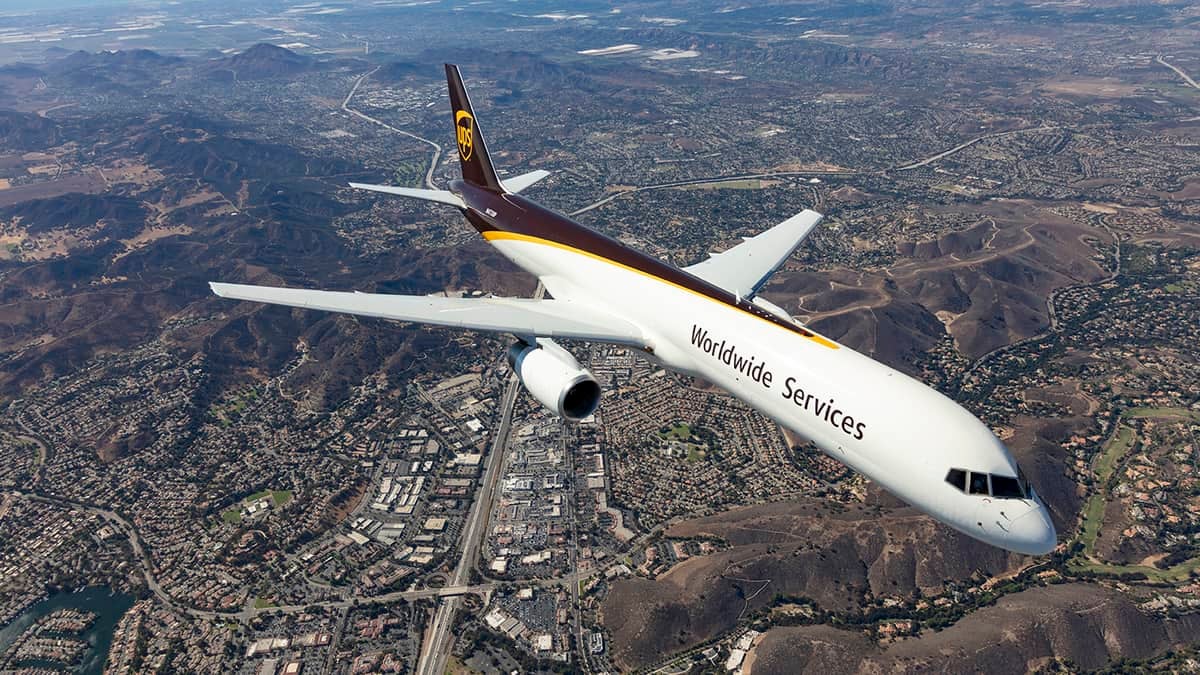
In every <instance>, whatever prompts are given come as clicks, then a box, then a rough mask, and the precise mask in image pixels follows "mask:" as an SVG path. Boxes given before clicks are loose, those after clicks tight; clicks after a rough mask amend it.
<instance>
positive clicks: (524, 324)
mask: <svg viewBox="0 0 1200 675" xmlns="http://www.w3.org/2000/svg"><path fill="white" fill-rule="evenodd" d="M209 286H211V287H212V291H213V293H216V294H217V295H219V296H221V297H222V298H230V299H234V300H252V301H255V302H265V303H268V304H272V305H286V306H288V307H299V308H301V309H317V310H324V311H328V312H342V313H344V314H355V315H358V316H369V317H376V318H380V319H393V320H396V321H412V322H416V323H428V324H434V325H438V326H453V327H455V328H465V329H469V330H480V331H493V332H498V333H512V334H513V335H517V336H520V337H526V336H533V337H548V338H574V339H579V340H591V341H594V342H607V343H611V344H620V345H628V346H633V347H646V346H649V345H648V344H647V342H646V340H645V338H644V337H643V336H642V331H641V330H640V329H639V328H638V327H637V326H634V325H633V324H631V323H629V322H628V321H625V320H623V319H621V318H620V317H617V316H613V315H611V314H608V313H605V312H601V311H598V310H594V309H591V308H589V307H587V306H585V305H581V304H580V303H577V302H570V301H566V300H531V299H525V298H494V297H493V298H445V297H441V296H436V295H425V296H422V295H383V294H377V293H355V292H345V291H311V290H306V289H301V288H278V287H274V286H247V285H245V284H224V283H218V282H210V283H209Z"/></svg>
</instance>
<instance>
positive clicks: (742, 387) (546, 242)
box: [452, 181, 1055, 554]
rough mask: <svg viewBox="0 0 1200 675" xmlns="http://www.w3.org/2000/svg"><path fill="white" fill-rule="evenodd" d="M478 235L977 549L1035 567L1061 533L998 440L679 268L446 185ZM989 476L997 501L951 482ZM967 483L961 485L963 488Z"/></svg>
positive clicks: (907, 380) (669, 362)
mask: <svg viewBox="0 0 1200 675" xmlns="http://www.w3.org/2000/svg"><path fill="white" fill-rule="evenodd" d="M452 191H454V192H455V193H456V194H458V195H460V196H461V197H462V198H463V200H464V202H465V203H466V205H467V211H466V212H467V218H468V220H470V222H471V223H472V225H474V226H475V228H476V229H477V230H479V231H480V233H481V234H482V235H483V236H484V237H485V238H486V239H487V240H488V241H489V242H490V243H491V244H492V245H494V246H495V247H496V248H497V249H498V250H499V251H500V252H501V253H502V254H503V255H505V256H506V257H507V258H509V259H510V260H512V261H513V262H514V263H516V264H517V265H518V266H520V267H521V268H523V269H525V270H526V271H528V272H530V273H531V274H534V275H535V276H537V277H538V278H540V279H541V280H542V282H543V283H544V284H545V286H546V289H547V290H548V291H549V292H550V293H551V294H552V295H553V296H554V297H555V298H556V299H562V300H567V301H571V302H586V303H588V304H590V305H594V306H597V307H602V308H605V309H607V310H609V311H611V312H612V313H613V314H614V315H620V316H622V317H624V318H626V319H627V320H629V321H630V322H632V323H634V324H637V325H638V326H640V327H642V329H643V330H644V331H645V332H646V338H647V343H648V344H649V345H651V346H650V347H649V348H648V349H647V350H646V353H647V356H648V357H649V358H651V359H653V360H655V361H657V362H659V363H661V364H662V365H664V366H666V367H667V368H670V369H672V370H676V371H679V372H682V373H686V374H689V375H694V376H696V377H699V378H702V379H704V380H707V381H708V382H711V383H713V384H716V385H718V386H720V387H721V388H723V389H725V390H726V391H728V392H729V393H730V394H732V395H734V396H736V397H737V398H739V399H741V400H742V401H744V402H745V403H747V404H748V405H750V406H752V407H754V408H755V409H757V410H759V411H760V412H762V413H763V414H765V415H767V416H768V417H770V418H771V419H773V420H775V421H776V422H778V423H779V424H781V425H783V426H785V427H787V428H789V429H792V430H793V431H795V432H797V433H798V434H800V435H802V436H804V437H805V438H808V439H811V440H812V441H813V443H815V444H816V446H817V447H818V448H820V449H821V450H822V451H823V452H825V453H826V454H828V455H829V456H830V457H833V458H835V459H837V460H838V461H840V462H843V463H845V464H846V465H848V466H850V467H851V468H853V469H854V470H856V471H858V472H860V473H862V474H864V475H866V476H867V477H869V478H870V479H871V480H874V481H875V482H877V483H879V484H880V485H882V486H883V487H885V488H886V489H888V490H889V491H891V492H892V493H893V494H895V495H896V496H898V497H900V498H901V499H903V500H905V501H906V502H908V503H910V504H912V505H913V506H915V507H917V508H919V509H920V510H922V511H924V512H925V513H928V514H929V515H931V516H933V517H934V518H936V519H938V520H940V521H942V522H944V523H946V524H948V525H950V526H951V527H953V528H955V529H957V530H959V531H961V532H964V533H965V534H968V535H970V536H972V537H975V538H977V539H980V540H982V541H985V542H987V543H990V544H992V545H995V546H999V547H1002V548H1005V549H1008V550H1012V551H1016V552H1020V553H1026V554H1042V553H1047V552H1049V551H1050V550H1052V549H1053V548H1054V545H1055V530H1054V526H1053V525H1052V523H1051V521H1050V518H1049V513H1048V511H1047V509H1046V507H1045V505H1044V503H1043V502H1042V501H1041V499H1040V498H1039V497H1038V496H1037V495H1036V494H1034V493H1033V492H1032V489H1030V488H1028V487H1027V486H1026V485H1025V484H1024V482H1023V480H1022V483H1021V491H1020V494H1019V495H1014V494H1012V493H1009V494H1007V495H1005V496H1001V495H1000V493H1001V492H1002V490H1001V489H1000V483H1001V480H1002V479H1003V478H1004V477H1017V476H1018V475H1019V473H1018V468H1017V464H1016V462H1015V461H1014V459H1013V457H1012V455H1011V454H1010V453H1009V451H1008V449H1007V448H1006V447H1005V446H1004V444H1003V443H1001V442H1000V441H999V440H998V439H997V438H996V436H995V435H994V434H993V433H992V432H991V430H990V429H988V428H987V426H985V425H984V424H983V423H982V422H980V421H979V420H978V419H977V418H976V417H975V416H973V415H971V414H970V413H969V412H967V411H966V410H965V409H964V408H962V407H961V406H960V405H958V404H957V403H955V402H954V401H952V400H950V399H949V398H947V397H946V396H944V395H942V394H941V393H939V392H937V391H935V390H933V389H932V388H930V387H928V386H926V385H924V384H922V383H921V382H918V381H917V380H915V379H913V378H911V377H909V376H907V375H905V374H903V373H901V372H899V371H897V370H895V369H893V368H890V367H888V366H885V365H883V364H881V363H879V362H877V361H875V360H873V359H871V358H869V357H867V356H864V355H862V354H859V353H858V352H856V351H854V350H853V349H850V348H848V347H846V346H844V345H840V344H838V343H837V342H835V341H833V340H830V339H828V338H825V337H823V336H821V335H819V334H816V333H815V332H813V331H811V330H809V329H807V328H805V327H803V326H801V325H800V324H798V323H796V322H794V321H793V320H791V319H790V317H786V316H781V315H780V314H779V313H777V312H774V311H771V309H770V308H764V307H761V306H759V305H757V304H755V303H753V302H752V301H749V300H746V299H744V298H739V297H736V296H734V295H733V294H731V293H729V292H727V291H724V290H722V289H720V288H717V287H715V286H713V285H711V284H709V283H707V282H705V281H704V280H702V279H699V278H697V277H695V276H693V275H690V274H688V273H687V272H685V271H683V270H680V269H678V268H675V267H672V266H670V265H667V264H666V263H663V262H661V261H659V260H657V259H654V258H652V257H650V256H647V255H644V254H641V253H638V252H636V251H633V250H632V249H629V248H627V247H625V246H624V245H623V244H621V243H620V242H617V241H615V240H613V239H610V238H608V237H606V236H604V235H601V234H598V233H596V232H595V231H593V230H590V229H588V228H586V227H583V226H582V225H578V224H576V223H574V222H573V221H571V220H570V219H568V218H566V217H564V216H562V215H560V214H557V213H554V212H553V211H550V210H549V209H546V208H544V207H542V206H540V205H538V204H536V203H534V202H532V201H530V200H528V199H525V198H522V197H519V196H516V195H497V194H495V193H492V192H488V191H486V190H482V189H479V188H477V187H474V186H472V185H470V184H467V183H464V182H462V181H456V182H455V183H454V184H453V185H452ZM951 469H961V470H963V471H964V472H969V473H968V475H975V476H976V477H977V479H978V476H994V477H996V479H995V483H996V485H997V489H996V491H995V493H993V492H991V491H989V490H988V489H987V483H986V478H985V483H984V485H983V490H982V491H981V492H980V491H978V490H977V491H976V492H975V493H974V494H972V493H971V488H972V486H971V485H968V484H966V483H962V484H960V486H959V487H956V486H954V485H952V484H951V483H949V482H948V481H947V477H948V472H950V470H951ZM964 480H966V479H964Z"/></svg>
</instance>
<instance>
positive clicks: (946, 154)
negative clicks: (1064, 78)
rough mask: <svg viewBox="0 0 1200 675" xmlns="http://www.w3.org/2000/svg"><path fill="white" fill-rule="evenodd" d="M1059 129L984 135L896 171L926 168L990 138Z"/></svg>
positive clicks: (1039, 128) (1044, 127) (1040, 128)
mask: <svg viewBox="0 0 1200 675" xmlns="http://www.w3.org/2000/svg"><path fill="white" fill-rule="evenodd" d="M1058 128H1059V127H1056V126H1040V127H1029V128H1027V129H1013V130H1011V131H997V132H996V133H993V134H984V135H982V136H976V137H975V138H972V139H971V140H969V141H966V142H965V143H959V144H958V145H956V146H954V147H953V148H950V149H949V150H943V151H942V152H939V153H938V154H936V155H932V156H930V157H926V158H925V159H922V160H920V161H916V162H913V163H912V164H906V165H904V166H900V167H896V171H908V170H909V169H916V168H919V167H922V166H925V165H926V164H929V163H931V162H936V161H938V160H939V159H942V158H944V157H949V156H950V155H953V154H954V153H956V152H958V151H959V150H966V149H967V148H969V147H971V146H972V145H975V144H976V143H978V142H979V141H984V140H987V139H989V138H1000V137H1002V136H1013V135H1015V134H1023V133H1026V132H1029V131H1056V130H1058Z"/></svg>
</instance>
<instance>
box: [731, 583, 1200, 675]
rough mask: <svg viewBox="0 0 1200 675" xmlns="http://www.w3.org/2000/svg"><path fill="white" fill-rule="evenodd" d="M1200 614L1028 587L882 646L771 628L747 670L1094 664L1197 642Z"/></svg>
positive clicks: (1090, 592)
mask: <svg viewBox="0 0 1200 675" xmlns="http://www.w3.org/2000/svg"><path fill="white" fill-rule="evenodd" d="M1197 631H1200V615H1190V616H1183V617H1180V618H1178V619H1172V620H1166V619H1163V618H1161V617H1158V616H1150V615H1146V614H1144V613H1142V612H1141V611H1139V610H1138V609H1137V607H1136V606H1135V605H1134V604H1133V602H1132V601H1130V600H1129V599H1128V598H1126V597H1124V596H1122V595H1120V594H1119V593H1117V592H1116V591H1113V590H1111V589H1107V588H1103V587H1101V586H1096V585H1092V584H1063V585H1059V586H1046V587H1039V588H1031V589H1029V590H1027V591H1023V592H1021V593H1016V594H1013V595H1010V596H1006V597H1004V598H1001V599H1000V601H999V602H997V603H996V605H995V606H993V607H985V608H983V609H981V610H979V611H977V612H975V613H973V614H971V615H969V616H967V617H965V618H963V619H962V620H961V621H959V622H958V623H956V624H954V625H953V626H951V627H949V628H947V629H946V630H943V631H941V632H937V633H926V634H923V635H921V636H920V637H917V638H912V639H909V640H905V641H903V642H899V643H895V644H892V645H890V646H888V647H884V648H880V647H878V646H876V645H875V644H874V643H873V642H871V641H869V640H868V639H867V638H866V637H864V636H863V635H862V634H861V633H859V632H850V631H843V630H838V629H835V628H831V627H828V626H802V627H787V628H772V629H771V630H769V631H767V632H766V634H765V635H764V636H763V638H762V641H761V642H760V643H759V645H758V646H757V647H756V648H755V650H754V651H753V653H752V656H751V658H750V659H749V663H750V668H749V669H748V672H749V673H750V675H770V674H772V673H789V674H790V673H819V674H821V675H832V674H838V673H868V672H869V673H875V672H897V671H933V670H941V671H945V670H950V671H954V672H1005V673H1017V672H1028V671H1032V670H1037V669H1038V668H1040V667H1043V666H1046V665H1047V664H1049V663H1050V662H1051V660H1052V659H1058V660H1061V661H1070V662H1072V663H1074V664H1075V665H1076V667H1079V668H1082V669H1085V670H1093V669H1097V668H1102V667H1104V666H1105V665H1107V664H1110V663H1111V662H1112V661H1114V660H1118V659H1123V658H1126V659H1144V658H1148V657H1151V656H1154V655H1157V654H1160V653H1162V652H1164V651H1166V650H1167V649H1170V648H1171V647H1172V646H1174V645H1179V644H1184V643H1190V642H1192V641H1193V640H1194V639H1195V636H1196V634H1197Z"/></svg>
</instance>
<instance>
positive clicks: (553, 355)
mask: <svg viewBox="0 0 1200 675" xmlns="http://www.w3.org/2000/svg"><path fill="white" fill-rule="evenodd" d="M508 365H509V366H511V367H512V369H513V372H515V373H516V374H517V377H520V378H521V384H523V385H525V389H526V390H528V391H529V393H530V394H532V395H533V397H534V398H535V399H537V401H538V403H541V404H542V405H544V406H546V408H548V409H549V410H552V411H554V413H555V414H556V415H558V416H559V417H562V418H565V419H568V420H570V421H572V422H578V421H579V420H582V419H584V418H585V417H587V416H589V415H591V414H592V413H593V412H595V410H596V406H598V405H600V384H599V383H598V382H596V378H594V377H592V374H591V373H589V372H588V371H587V369H586V368H584V367H583V366H581V365H579V362H578V361H576V360H575V357H574V356H571V354H570V353H569V352H568V351H567V350H565V349H563V348H562V347H559V346H558V345H556V344H554V343H553V342H547V343H544V344H537V345H528V344H525V343H524V342H518V343H517V344H515V345H513V346H511V347H509V348H508Z"/></svg>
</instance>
